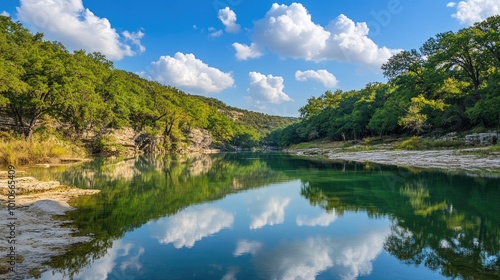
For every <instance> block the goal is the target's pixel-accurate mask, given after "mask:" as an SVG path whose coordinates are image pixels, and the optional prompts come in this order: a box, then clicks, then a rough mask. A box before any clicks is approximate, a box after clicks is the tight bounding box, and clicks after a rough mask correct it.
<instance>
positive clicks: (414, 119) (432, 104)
mask: <svg viewBox="0 0 500 280" xmlns="http://www.w3.org/2000/svg"><path fill="white" fill-rule="evenodd" d="M445 107H446V104H445V103H444V102H443V101H441V100H427V99H426V98H425V97H424V96H423V95H422V94H420V95H419V96H418V97H414V98H412V99H411V105H410V107H409V108H408V110H407V112H406V115H405V116H404V117H401V119H400V120H399V125H401V126H403V127H404V128H410V129H412V130H413V131H415V132H416V133H417V134H420V133H421V132H422V131H423V129H424V126H425V125H426V121H427V119H428V115H427V114H426V113H425V112H424V110H425V109H428V110H429V109H430V110H439V111H443V110H444V108H445Z"/></svg>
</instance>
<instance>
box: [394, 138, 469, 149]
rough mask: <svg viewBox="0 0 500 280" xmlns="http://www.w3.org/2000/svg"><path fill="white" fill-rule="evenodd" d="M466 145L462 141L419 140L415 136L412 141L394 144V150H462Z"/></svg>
mask: <svg viewBox="0 0 500 280" xmlns="http://www.w3.org/2000/svg"><path fill="white" fill-rule="evenodd" d="M464 145H465V144H464V142H462V141H451V140H435V141H434V140H430V139H423V138H418V137H417V136H413V137H411V138H410V139H406V140H403V141H400V142H396V143H395V144H394V148H395V149H397V150H426V149H437V148H461V147H463V146H464Z"/></svg>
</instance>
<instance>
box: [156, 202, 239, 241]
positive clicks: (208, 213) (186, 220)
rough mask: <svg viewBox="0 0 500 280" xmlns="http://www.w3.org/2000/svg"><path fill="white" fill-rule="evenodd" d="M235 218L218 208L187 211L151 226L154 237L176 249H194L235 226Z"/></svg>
mask: <svg viewBox="0 0 500 280" xmlns="http://www.w3.org/2000/svg"><path fill="white" fill-rule="evenodd" d="M233 221H234V216H233V215H232V214H230V213H228V212H226V211H224V210H221V209H218V208H210V207H203V208H199V209H187V210H184V211H182V212H179V213H177V214H176V215H174V216H172V217H168V218H163V219H160V220H158V221H156V222H153V223H152V224H151V225H150V228H151V232H152V234H153V237H154V238H156V239H158V240H159V242H160V243H162V244H169V243H172V244H173V245H174V247H175V248H177V249H179V248H182V247H187V248H192V247H193V246H194V244H195V243H196V242H197V241H200V240H201V239H203V238H204V237H207V236H209V235H212V234H215V233H217V232H219V231H221V230H222V229H224V228H228V227H231V226H232V225H233Z"/></svg>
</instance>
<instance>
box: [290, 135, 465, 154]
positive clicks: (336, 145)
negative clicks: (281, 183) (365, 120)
mask: <svg viewBox="0 0 500 280" xmlns="http://www.w3.org/2000/svg"><path fill="white" fill-rule="evenodd" d="M391 147H392V148H393V149H396V150H432V149H459V148H465V143H464V142H463V141H451V140H432V139H426V138H419V137H417V136H413V137H410V138H406V139H400V140H397V141H395V139H394V138H379V137H377V138H374V137H366V138H364V139H363V140H360V141H347V142H341V141H328V140H324V139H322V140H314V141H311V142H304V143H299V144H295V145H292V146H291V147H290V148H291V149H312V148H320V149H340V150H341V151H343V152H360V151H371V150H379V149H382V150H384V149H391Z"/></svg>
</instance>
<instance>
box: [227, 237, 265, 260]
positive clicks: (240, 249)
mask: <svg viewBox="0 0 500 280" xmlns="http://www.w3.org/2000/svg"><path fill="white" fill-rule="evenodd" d="M261 247H262V243H260V242H257V241H248V240H240V241H238V245H236V249H235V250H234V253H233V256H235V257H238V256H241V255H245V254H252V255H254V254H255V253H256V252H257V251H258V250H260V248H261Z"/></svg>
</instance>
